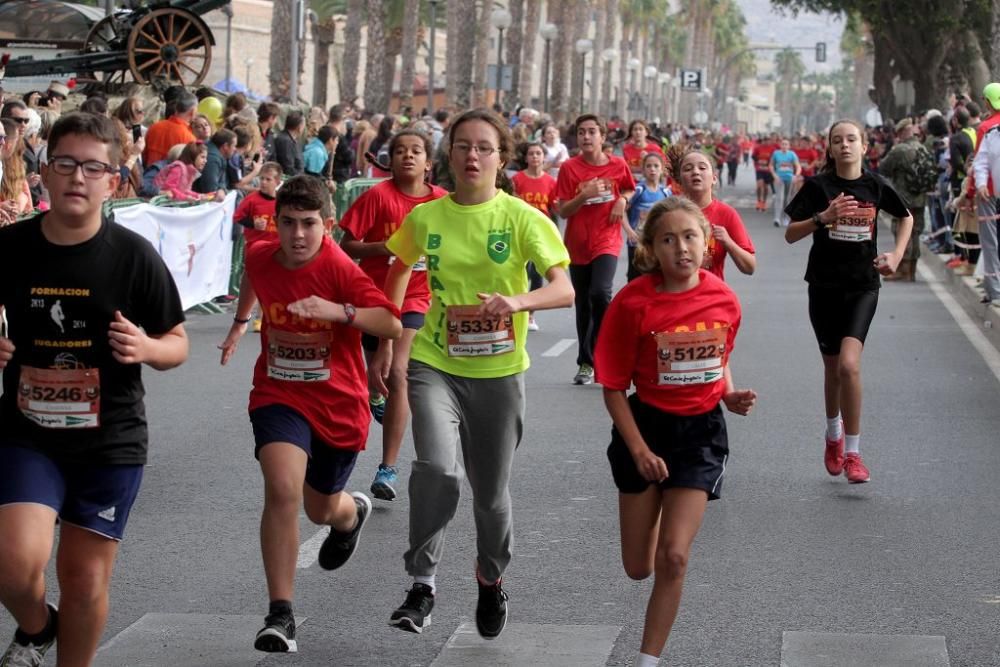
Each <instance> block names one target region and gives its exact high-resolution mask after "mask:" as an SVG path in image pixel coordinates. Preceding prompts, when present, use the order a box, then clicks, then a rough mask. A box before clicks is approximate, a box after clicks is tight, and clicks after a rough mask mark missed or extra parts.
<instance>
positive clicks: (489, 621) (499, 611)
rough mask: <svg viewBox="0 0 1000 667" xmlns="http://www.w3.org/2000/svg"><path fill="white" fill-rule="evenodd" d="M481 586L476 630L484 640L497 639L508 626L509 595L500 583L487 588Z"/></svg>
mask: <svg viewBox="0 0 1000 667" xmlns="http://www.w3.org/2000/svg"><path fill="white" fill-rule="evenodd" d="M476 581H477V583H478V584H479V604H477V605H476V630H478V631H479V635H480V636H481V637H482V638H483V639H496V638H497V637H499V636H500V633H501V632H503V629H504V628H505V627H506V626H507V593H506V592H504V590H503V588H501V587H500V581H499V580H497V582H496V583H495V584H493V585H491V586H485V585H484V584H483V582H481V581H479V578H478V577H477V578H476Z"/></svg>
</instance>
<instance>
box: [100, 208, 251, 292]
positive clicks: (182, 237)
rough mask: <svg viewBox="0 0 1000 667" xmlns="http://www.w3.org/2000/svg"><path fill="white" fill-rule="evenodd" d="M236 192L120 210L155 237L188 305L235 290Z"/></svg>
mask: <svg viewBox="0 0 1000 667" xmlns="http://www.w3.org/2000/svg"><path fill="white" fill-rule="evenodd" d="M235 210H236V193H235V192H230V193H229V194H228V195H227V196H226V198H225V199H224V200H223V201H221V202H210V203H205V204H199V205H197V206H189V207H186V208H172V207H162V206H151V205H149V204H136V205H135V206H126V207H123V208H119V209H116V210H115V222H117V223H118V224H119V225H122V226H123V227H126V228H128V229H130V230H132V231H133V232H135V233H137V234H139V235H140V236H142V237H143V238H144V239H146V240H147V241H149V242H150V243H151V244H152V245H153V247H154V248H156V251H157V253H159V255H160V257H162V258H163V261H164V262H165V263H166V265H167V269H169V270H170V275H171V276H172V277H173V279H174V283H176V284H177V291H178V292H180V295H181V305H182V306H183V308H184V310H187V309H188V308H191V307H193V306H197V305H198V304H199V303H205V302H207V301H211V300H212V299H214V298H215V297H217V296H220V295H222V294H226V293H227V292H228V291H229V272H230V270H231V269H232V263H233V237H232V228H233V213H234V212H235Z"/></svg>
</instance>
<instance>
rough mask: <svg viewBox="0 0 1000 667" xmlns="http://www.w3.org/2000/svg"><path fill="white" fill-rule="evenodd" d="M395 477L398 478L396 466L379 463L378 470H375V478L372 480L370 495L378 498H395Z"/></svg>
mask: <svg viewBox="0 0 1000 667" xmlns="http://www.w3.org/2000/svg"><path fill="white" fill-rule="evenodd" d="M397 479H399V474H398V472H397V470H396V466H387V465H385V464H384V463H380V464H379V465H378V470H377V471H376V472H375V480H374V481H373V482H372V488H371V492H372V495H373V496H375V497H376V498H378V499H379V500H395V499H396V489H395V484H396V480H397Z"/></svg>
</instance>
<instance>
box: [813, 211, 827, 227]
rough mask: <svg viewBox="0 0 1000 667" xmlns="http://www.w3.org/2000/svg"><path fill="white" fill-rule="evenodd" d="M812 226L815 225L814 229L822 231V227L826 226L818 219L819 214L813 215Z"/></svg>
mask: <svg viewBox="0 0 1000 667" xmlns="http://www.w3.org/2000/svg"><path fill="white" fill-rule="evenodd" d="M813 224H814V225H816V229H823V228H824V227H826V224H825V223H824V222H823V220H822V219H821V218H820V217H819V213H814V214H813Z"/></svg>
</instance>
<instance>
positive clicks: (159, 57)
mask: <svg viewBox="0 0 1000 667" xmlns="http://www.w3.org/2000/svg"><path fill="white" fill-rule="evenodd" d="M229 2H230V0H154V1H153V2H149V3H141V2H135V3H133V4H132V6H130V7H127V8H124V9H118V10H116V11H115V12H114V13H113V14H110V15H108V16H105V17H104V18H102V19H101V20H100V21H98V22H97V23H95V24H94V25H93V27H92V28H91V29H90V33H89V34H88V35H87V38H86V41H85V43H84V47H83V49H82V50H81V51H80V52H79V54H76V55H63V56H62V57H57V58H49V59H45V60H35V59H34V58H16V59H13V60H10V61H9V62H8V63H7V66H6V69H5V70H3V69H0V79H2V78H3V77H4V76H6V77H18V76H38V75H58V74H75V75H76V77H77V80H78V81H79V82H81V83H95V82H96V83H103V84H108V83H125V82H127V81H130V80H131V81H136V82H137V83H143V84H160V85H172V84H181V85H186V86H192V85H197V84H199V83H201V82H202V81H203V80H204V78H205V76H206V75H207V74H208V70H209V67H210V66H211V64H212V46H213V45H214V44H215V39H214V37H213V36H212V31H211V30H209V28H208V26H207V25H206V24H205V21H204V20H203V19H202V18H201V16H202V14H206V13H208V12H210V11H212V10H214V9H219V8H220V7H224V6H226V5H228V4H229Z"/></svg>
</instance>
